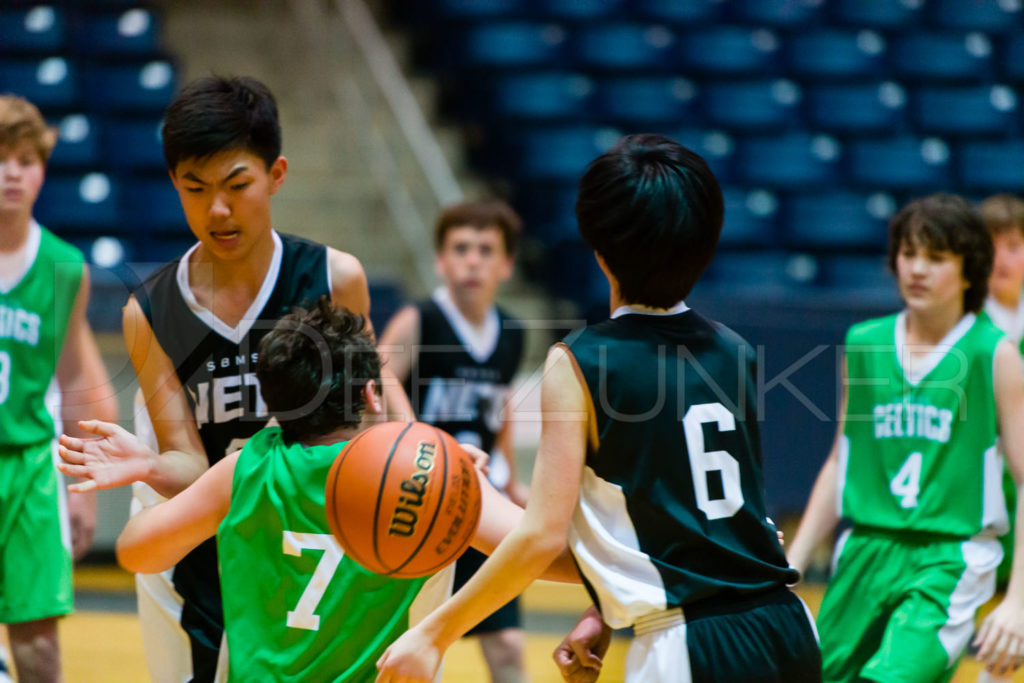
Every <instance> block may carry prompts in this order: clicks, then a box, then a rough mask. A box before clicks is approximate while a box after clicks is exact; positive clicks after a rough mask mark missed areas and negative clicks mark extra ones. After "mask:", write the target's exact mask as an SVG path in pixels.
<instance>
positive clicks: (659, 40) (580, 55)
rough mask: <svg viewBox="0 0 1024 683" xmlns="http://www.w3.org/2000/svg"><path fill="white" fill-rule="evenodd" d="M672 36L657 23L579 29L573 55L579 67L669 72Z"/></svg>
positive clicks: (594, 26)
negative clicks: (666, 70) (662, 70)
mask: <svg viewBox="0 0 1024 683" xmlns="http://www.w3.org/2000/svg"><path fill="white" fill-rule="evenodd" d="M675 42H676V37H675V34H674V33H673V32H672V31H671V30H669V29H668V28H666V27H665V26H661V25H657V24H636V23H625V22H623V23H620V22H614V23H604V24H595V25H589V26H585V27H581V28H580V29H579V30H578V31H577V32H576V34H575V40H574V51H573V52H574V55H575V59H576V62H577V64H579V65H580V66H582V67H591V68H601V69H668V68H670V67H673V66H674V60H673V56H672V48H673V46H674V45H675Z"/></svg>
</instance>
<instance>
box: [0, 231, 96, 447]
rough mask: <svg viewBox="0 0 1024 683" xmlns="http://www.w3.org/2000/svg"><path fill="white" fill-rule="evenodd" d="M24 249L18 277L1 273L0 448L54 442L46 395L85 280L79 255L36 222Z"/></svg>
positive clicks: (52, 380) (52, 425)
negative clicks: (23, 260)
mask: <svg viewBox="0 0 1024 683" xmlns="http://www.w3.org/2000/svg"><path fill="white" fill-rule="evenodd" d="M25 249H26V260H25V263H26V269H25V271H24V273H22V274H21V276H20V277H17V275H16V274H15V275H14V279H6V277H5V276H7V274H5V273H0V446H28V445H31V444H37V443H42V442H44V441H47V440H49V439H52V438H53V437H54V423H53V419H52V418H51V416H50V414H49V412H48V411H47V408H46V393H47V391H48V390H49V389H50V386H51V382H55V379H54V376H55V374H56V372H57V360H58V359H59V358H60V352H61V348H62V347H63V345H64V333H65V331H66V329H67V324H68V317H69V316H70V315H71V309H72V308H73V307H74V303H75V297H76V296H77V294H78V286H79V284H80V283H81V280H82V254H81V252H80V251H78V250H77V249H75V248H74V247H73V246H71V245H70V244H68V243H66V242H64V241H63V240H61V239H59V238H58V237H56V236H55V235H54V234H53V233H51V232H50V231H49V230H46V229H45V228H42V227H40V226H39V225H38V224H37V223H35V222H33V223H32V226H31V227H30V228H29V237H28V242H27V244H26V246H25Z"/></svg>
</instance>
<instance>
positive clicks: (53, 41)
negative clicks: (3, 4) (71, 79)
mask: <svg viewBox="0 0 1024 683" xmlns="http://www.w3.org/2000/svg"><path fill="white" fill-rule="evenodd" d="M66 40H67V20H66V17H65V13H64V10H63V9H62V8H60V7H54V6H52V5H35V6H28V7H23V8H18V9H4V10H0V52H2V53H12V54H13V53H50V54H57V53H59V52H60V51H61V50H63V49H64V48H65V47H66Z"/></svg>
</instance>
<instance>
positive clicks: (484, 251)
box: [436, 225, 512, 305]
mask: <svg viewBox="0 0 1024 683" xmlns="http://www.w3.org/2000/svg"><path fill="white" fill-rule="evenodd" d="M436 270H437V274H438V275H440V276H441V277H442V278H444V281H445V282H446V283H447V284H448V288H449V289H450V290H451V292H452V296H453V297H454V298H455V299H456V300H457V301H462V302H466V303H479V304H484V305H489V304H491V303H493V301H494V297H495V295H496V294H497V291H498V285H500V284H501V283H502V282H504V281H505V280H507V279H508V278H509V276H511V275H512V258H511V257H510V256H509V255H508V254H506V253H505V239H504V237H503V236H502V233H501V229H500V228H498V227H490V228H483V229H479V228H475V227H473V226H471V225H465V226H460V227H455V228H451V229H450V230H448V232H447V233H446V234H445V237H444V243H443V244H442V245H441V250H440V251H439V252H438V254H437V262H436Z"/></svg>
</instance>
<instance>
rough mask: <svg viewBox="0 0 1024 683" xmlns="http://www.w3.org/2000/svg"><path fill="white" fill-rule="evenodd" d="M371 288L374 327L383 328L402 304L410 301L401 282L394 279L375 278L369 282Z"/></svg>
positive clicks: (371, 316) (376, 328) (371, 311)
mask: <svg viewBox="0 0 1024 683" xmlns="http://www.w3.org/2000/svg"><path fill="white" fill-rule="evenodd" d="M367 288H368V289H369V290H370V301H372V302H373V306H371V307H370V322H371V323H373V329H375V330H383V329H384V327H385V326H386V325H387V323H388V321H389V320H391V316H393V315H394V314H395V313H397V312H398V309H400V308H401V307H402V306H404V305H405V304H406V303H408V299H407V297H406V296H405V293H404V292H403V290H402V286H401V284H399V283H398V282H395V281H394V280H388V279H383V278H373V279H371V280H370V281H369V282H368V283H367Z"/></svg>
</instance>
